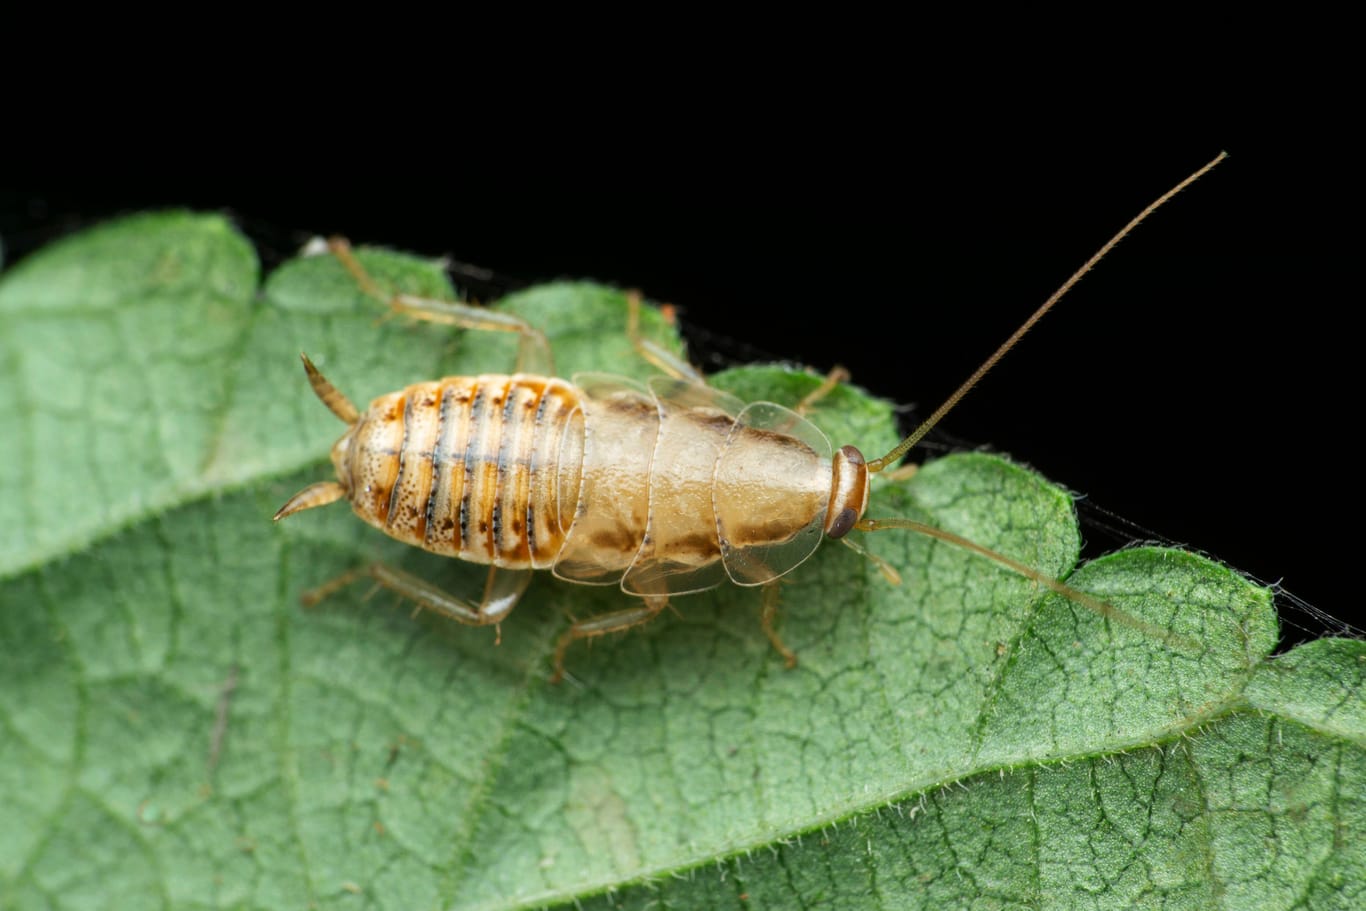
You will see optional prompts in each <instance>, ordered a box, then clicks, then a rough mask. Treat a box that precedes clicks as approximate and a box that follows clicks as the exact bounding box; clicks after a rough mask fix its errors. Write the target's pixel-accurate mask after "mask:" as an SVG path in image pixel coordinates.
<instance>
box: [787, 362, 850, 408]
mask: <svg viewBox="0 0 1366 911" xmlns="http://www.w3.org/2000/svg"><path fill="white" fill-rule="evenodd" d="M848 381H849V371H848V370H845V369H844V368H843V367H841V366H839V365H835V366H834V367H832V368H830V372H829V373H827V374H826V375H825V379H824V380H822V381H821V384H820V385H819V386H817V387H816V388H815V389H812V390H811V391H810V392H808V393H807V394H806V396H805V397H804V398H803V399H802V400H801V401H800V402H798V403H797V406H796V407H795V408H793V409H792V410H793V411H795V412H797V413H798V414H800V415H802V416H803V417H805V416H806V413H807V412H808V411H810V410H811V409H812V408H814V407H815V406H816V404H817V403H818V402H819V401H820V400H821V399H823V398H825V397H826V396H827V395H829V394H830V393H831V392H833V391H834V390H835V387H836V386H838V385H839V384H840V383H847V382H848Z"/></svg>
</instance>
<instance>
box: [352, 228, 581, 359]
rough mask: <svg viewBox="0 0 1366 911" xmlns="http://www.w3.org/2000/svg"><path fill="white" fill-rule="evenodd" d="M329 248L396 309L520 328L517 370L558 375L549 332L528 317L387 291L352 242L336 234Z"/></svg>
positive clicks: (462, 323)
mask: <svg viewBox="0 0 1366 911" xmlns="http://www.w3.org/2000/svg"><path fill="white" fill-rule="evenodd" d="M327 248H328V250H330V251H331V252H332V255H333V256H335V257H336V258H337V260H338V261H339V262H340V263H341V264H342V266H343V267H345V269H346V271H347V272H349V273H351V277H352V278H353V279H355V281H356V284H357V285H359V286H360V288H361V290H362V291H364V292H365V293H366V294H368V295H370V296H371V297H373V298H375V299H376V300H378V301H381V302H382V303H384V304H385V305H387V306H388V307H389V308H390V309H391V310H393V311H394V312H395V313H402V314H403V315H405V316H411V317H413V318H414V319H420V320H425V321H427V322H430V323H441V324H442V325H446V326H457V327H459V328H461V329H483V330H486V331H490V332H516V333H518V334H519V336H520V337H519V338H518V341H517V366H516V370H517V372H518V373H536V374H540V375H542V376H554V374H555V358H554V355H552V354H551V352H550V342H549V341H548V340H547V339H546V337H545V333H543V332H542V331H541V330H539V329H537V328H536V327H535V326H533V325H531V324H530V323H528V322H527V321H526V320H523V319H521V318H519V317H516V316H513V315H512V314H510V313H499V312H498V311H496V310H489V309H488V308H486V307H476V306H473V305H471V304H462V303H460V302H459V301H446V300H437V299H436V298H430V297H416V296H414V295H411V294H386V293H385V292H384V291H382V290H381V289H380V287H379V285H378V284H376V283H375V280H374V279H373V278H372V277H371V276H370V273H368V272H366V271H365V267H364V266H362V265H361V264H360V261H359V260H358V259H356V255H355V254H354V253H353V252H352V251H351V244H350V243H349V242H347V241H346V240H344V239H342V238H340V237H334V238H332V239H330V240H329V241H328V242H327Z"/></svg>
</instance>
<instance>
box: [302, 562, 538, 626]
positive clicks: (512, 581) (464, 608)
mask: <svg viewBox="0 0 1366 911" xmlns="http://www.w3.org/2000/svg"><path fill="white" fill-rule="evenodd" d="M363 576H368V577H369V578H371V579H373V580H375V581H376V582H378V583H379V584H380V585H382V586H384V587H385V588H387V589H389V590H390V591H391V592H395V593H396V594H398V595H401V596H402V597H403V598H405V599H407V600H409V601H412V602H413V603H415V604H416V605H417V606H418V607H419V608H420V609H422V610H429V611H431V612H433V613H436V614H440V615H441V616H443V617H446V618H448V619H450V620H454V621H456V622H457V623H464V624H467V625H469V626H488V625H490V624H494V623H499V622H501V621H502V620H503V618H504V617H506V616H507V615H508V614H509V613H511V612H512V609H513V608H514V607H516V606H517V602H518V601H519V600H521V597H522V593H523V592H525V591H526V587H527V585H528V584H529V583H530V582H531V570H528V569H499V568H497V567H491V568H490V569H489V577H488V581H487V582H486V583H485V585H484V594H483V597H482V598H480V600H479V601H474V600H471V599H469V598H462V597H460V596H459V595H453V594H451V593H450V592H448V591H446V590H445V589H443V588H440V587H438V586H436V585H432V584H431V583H430V582H427V581H426V580H424V579H419V578H418V577H417V576H414V575H412V574H411V573H406V572H404V571H403V570H400V569H394V568H393V567H391V566H385V565H384V564H383V563H371V564H369V565H367V566H358V567H356V568H355V569H349V570H347V571H346V572H344V573H342V574H341V575H340V576H338V577H337V578H335V579H332V580H331V581H329V582H324V583H323V584H322V585H319V586H318V587H317V588H314V589H311V590H309V591H306V592H304V593H303V595H302V596H300V599H299V600H300V601H302V602H303V605H304V606H305V607H312V606H313V605H315V604H317V603H318V602H320V601H322V600H323V599H324V598H326V597H328V596H329V595H333V594H335V593H337V592H338V591H341V589H343V588H345V587H346V586H348V585H350V584H351V583H352V582H355V581H356V580H357V579H360V578H361V577H363Z"/></svg>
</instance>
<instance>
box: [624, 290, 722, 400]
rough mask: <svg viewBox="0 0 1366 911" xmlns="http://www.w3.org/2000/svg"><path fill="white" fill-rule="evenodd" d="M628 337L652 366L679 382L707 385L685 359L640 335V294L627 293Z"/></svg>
mask: <svg viewBox="0 0 1366 911" xmlns="http://www.w3.org/2000/svg"><path fill="white" fill-rule="evenodd" d="M626 335H627V336H628V337H630V339H631V347H633V348H635V349H636V351H637V352H639V354H640V356H641V357H643V358H645V360H647V361H649V362H650V363H651V364H654V365H655V366H656V367H658V368H659V369H660V370H663V371H664V372H665V373H667V374H668V375H669V376H671V377H673V378H674V379H677V380H687V381H688V382H690V383H698V384H701V385H703V386H705V385H706V384H707V378H706V377H704V376H703V375H702V374H701V373H699V372H698V370H697V368H696V367H694V366H693V365H692V364H689V363H688V362H687V361H685V360H683V358H681V357H679V356H678V355H676V354H674V353H673V352H670V351H666V350H664V349H663V348H661V347H660V346H659V345H656V344H655V343H654V342H652V341H650V340H649V339H647V338H645V337H644V336H642V335H641V334H640V292H639V291H628V292H626Z"/></svg>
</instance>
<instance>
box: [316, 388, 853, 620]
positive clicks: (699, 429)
mask: <svg viewBox="0 0 1366 911" xmlns="http://www.w3.org/2000/svg"><path fill="white" fill-rule="evenodd" d="M767 407H768V408H769V409H774V408H777V406H767ZM741 409H742V406H741V405H740V403H739V402H736V401H734V400H733V399H731V398H730V397H729V396H726V395H724V394H723V393H719V392H716V391H715V390H712V389H709V388H708V387H704V386H699V385H697V384H692V383H686V382H682V381H677V380H664V381H662V382H658V383H652V384H651V387H650V389H648V390H647V389H646V388H645V387H642V386H638V385H636V384H634V383H632V382H631V381H629V380H624V379H620V378H616V377H605V376H590V377H587V378H585V387H583V388H581V387H580V386H575V385H572V384H570V383H567V382H565V381H563V380H559V379H553V378H548V377H540V376H533V375H529V374H514V375H511V376H507V375H483V376H476V377H446V378H444V379H441V380H437V381H435V382H427V383H417V384H414V385H412V386H409V387H407V388H406V389H403V390H400V391H398V392H394V393H390V394H389V395H384V396H380V397H379V398H377V399H375V400H374V401H373V402H371V403H370V406H369V408H367V409H366V410H365V411H364V412H362V413H360V415H359V418H358V420H357V421H356V422H355V423H354V424H353V425H352V427H351V429H350V430H348V431H347V433H346V434H345V435H343V437H342V438H341V439H340V440H339V441H338V442H337V444H336V446H335V447H334V448H333V451H332V459H333V464H334V466H335V467H336V470H337V477H338V480H339V481H340V483H341V486H342V488H344V490H345V497H346V498H347V499H348V500H350V502H351V505H352V508H353V509H354V510H355V512H356V514H357V515H358V516H360V517H361V518H362V519H364V520H365V521H366V522H368V523H369V524H371V525H373V526H375V527H376V528H379V529H380V530H382V531H384V532H385V533H386V534H388V535H390V536H392V537H394V538H396V539H398V540H400V541H403V542H404V543H407V544H412V545H415V546H417V547H421V548H423V549H425V550H429V551H432V552H433V553H438V554H444V555H446V556H451V557H456V558H458V559H462V560H469V561H472V562H476V563H484V564H491V565H493V566H495V567H499V568H503V569H518V570H520V569H547V568H553V570H554V572H555V574H556V575H557V576H560V577H561V578H564V579H567V580H570V581H574V582H582V583H589V584H612V583H619V584H620V585H621V587H622V589H623V590H624V591H626V592H627V593H629V594H634V595H639V596H650V595H668V594H681V593H685V592H691V591H701V590H704V589H707V588H711V587H713V586H715V585H717V584H719V583H721V582H722V581H724V580H725V579H726V577H727V572H728V571H729V574H730V577H731V578H732V579H733V580H734V581H736V582H739V583H741V584H759V583H761V582H766V581H770V580H771V579H772V578H776V577H777V576H779V575H782V574H783V573H784V572H786V571H788V570H789V569H791V568H792V567H793V566H795V565H796V564H797V563H799V562H801V560H803V559H805V557H806V556H807V555H809V553H810V551H811V550H814V547H815V545H816V543H818V541H819V538H820V534H821V532H822V531H823V530H824V527H825V518H826V515H827V513H828V507H829V505H830V498H831V490H832V466H831V458H830V450H829V444H828V443H825V444H824V447H825V451H824V452H823V453H822V452H818V451H817V449H818V448H820V443H821V442H823V438H819V440H817V441H816V445H815V446H812V445H808V443H807V442H804V441H803V440H802V439H799V438H797V437H795V436H792V435H789V434H785V433H781V432H777V431H774V430H767V429H761V428H758V427H754V426H750V424H749V423H747V422H746V420H744V419H743V418H742V419H741V420H739V421H738V422H737V414H739V413H744V414H748V413H749V412H748V411H745V412H742V411H741ZM784 414H785V415H787V416H789V417H787V418H786V419H787V420H788V421H789V422H791V423H794V424H795V423H797V422H800V423H801V424H802V425H804V426H805V429H806V430H807V434H806V435H807V436H809V435H810V434H811V433H815V434H816V436H817V437H819V432H818V431H815V429H814V428H813V427H811V426H810V425H809V424H806V422H805V421H803V420H802V419H801V418H800V417H798V416H797V415H795V414H792V413H791V412H784ZM863 493H865V494H866V488H865V491H863ZM859 505H860V506H861V504H859ZM860 512H861V508H860ZM794 541H795V542H798V543H797V544H796V545H795V546H796V547H797V549H798V550H800V551H801V553H800V555H799V556H797V557H796V559H795V562H794V561H793V560H791V559H782V560H775V559H765V558H772V557H773V556H774V555H775V551H774V550H773V548H779V549H780V550H782V551H783V552H784V553H786V551H787V550H788V549H791V548H792V547H793V546H794V544H793V542H794ZM807 543H809V546H806V545H807ZM783 564H787V565H783ZM756 566H757V568H756Z"/></svg>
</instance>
